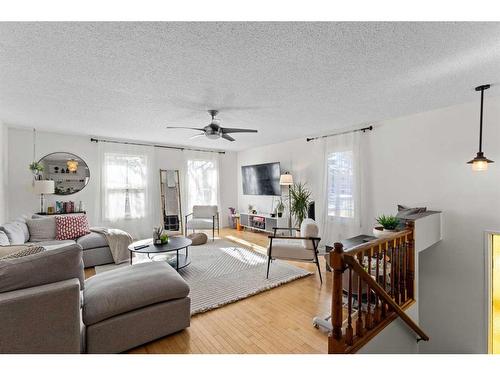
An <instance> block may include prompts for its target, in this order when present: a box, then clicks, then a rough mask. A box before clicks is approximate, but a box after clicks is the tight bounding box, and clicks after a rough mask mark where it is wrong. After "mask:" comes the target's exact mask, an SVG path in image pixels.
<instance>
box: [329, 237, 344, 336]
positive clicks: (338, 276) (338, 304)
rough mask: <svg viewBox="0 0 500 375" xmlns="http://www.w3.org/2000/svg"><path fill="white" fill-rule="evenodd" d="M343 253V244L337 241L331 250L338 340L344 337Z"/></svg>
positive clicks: (333, 330)
mask: <svg viewBox="0 0 500 375" xmlns="http://www.w3.org/2000/svg"><path fill="white" fill-rule="evenodd" d="M343 254H344V249H343V245H342V244H341V243H340V242H335V244H334V249H333V251H332V252H330V266H331V267H332V269H333V289H332V296H333V298H332V327H333V329H332V338H333V339H335V340H338V341H340V340H341V339H342V274H343V273H344V270H345V264H344V259H343Z"/></svg>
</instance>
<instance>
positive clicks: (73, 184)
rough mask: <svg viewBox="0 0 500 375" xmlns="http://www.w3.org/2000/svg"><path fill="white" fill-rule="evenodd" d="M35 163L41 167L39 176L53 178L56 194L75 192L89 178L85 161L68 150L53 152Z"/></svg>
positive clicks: (85, 183) (45, 178)
mask: <svg viewBox="0 0 500 375" xmlns="http://www.w3.org/2000/svg"><path fill="white" fill-rule="evenodd" d="M37 163H38V164H40V165H41V166H42V168H43V170H42V172H40V177H39V178H40V179H42V180H53V181H54V184H55V190H54V194H56V195H70V194H74V193H77V192H79V191H81V190H82V189H83V188H84V187H85V186H86V185H87V184H88V182H89V180H90V170H89V167H88V166H87V164H86V163H85V161H83V160H82V159H81V158H79V157H78V156H76V155H74V154H72V153H69V152H53V153H51V154H48V155H45V156H44V157H43V158H41V159H40V160H39V161H38V162H37Z"/></svg>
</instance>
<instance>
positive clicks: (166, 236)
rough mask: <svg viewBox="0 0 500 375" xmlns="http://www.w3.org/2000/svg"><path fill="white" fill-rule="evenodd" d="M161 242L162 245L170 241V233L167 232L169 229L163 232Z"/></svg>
mask: <svg viewBox="0 0 500 375" xmlns="http://www.w3.org/2000/svg"><path fill="white" fill-rule="evenodd" d="M160 242H161V244H162V245H163V244H166V243H168V234H167V231H165V230H164V231H163V232H162V233H161V235H160Z"/></svg>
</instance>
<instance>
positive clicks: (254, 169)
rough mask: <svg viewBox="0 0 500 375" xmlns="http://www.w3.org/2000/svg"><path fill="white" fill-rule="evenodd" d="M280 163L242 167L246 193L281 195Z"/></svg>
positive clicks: (244, 191)
mask: <svg viewBox="0 0 500 375" xmlns="http://www.w3.org/2000/svg"><path fill="white" fill-rule="evenodd" d="M280 175H281V169H280V163H267V164H256V165H245V166H242V167H241V176H242V181H243V194H244V195H277V196H280V195H281V186H280Z"/></svg>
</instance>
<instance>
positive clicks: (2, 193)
mask: <svg viewBox="0 0 500 375" xmlns="http://www.w3.org/2000/svg"><path fill="white" fill-rule="evenodd" d="M7 160H8V143H7V127H6V126H5V125H4V124H3V123H2V122H1V121H0V223H3V222H4V221H6V220H7V217H8V199H7V175H8V170H7V168H8V164H7Z"/></svg>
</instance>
